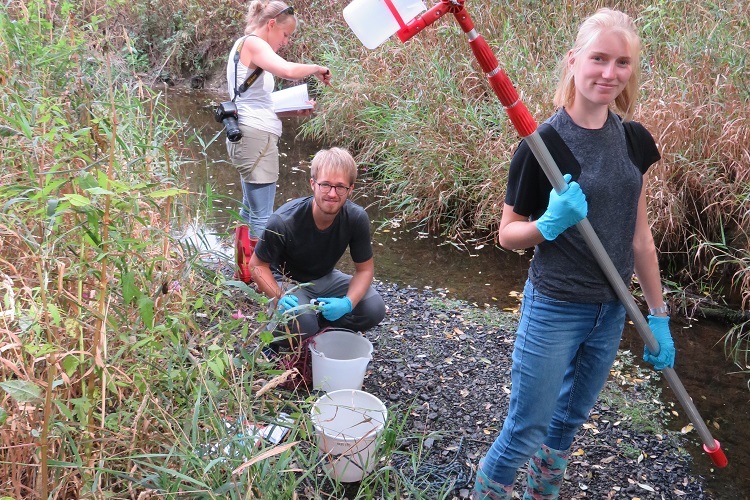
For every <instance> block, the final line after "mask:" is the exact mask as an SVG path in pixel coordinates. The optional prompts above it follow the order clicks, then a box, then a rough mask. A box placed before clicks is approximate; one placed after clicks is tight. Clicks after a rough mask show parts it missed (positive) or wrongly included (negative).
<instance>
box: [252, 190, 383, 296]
mask: <svg viewBox="0 0 750 500" xmlns="http://www.w3.org/2000/svg"><path fill="white" fill-rule="evenodd" d="M312 206H313V197H312V196H308V197H305V198H298V199H296V200H292V201H289V202H287V203H285V204H284V205H282V206H281V207H279V208H278V210H276V211H275V212H274V213H273V214H272V215H271V217H270V218H269V219H268V224H267V225H266V230H265V232H264V233H263V238H261V240H260V241H259V242H258V244H257V246H256V247H255V253H256V254H257V256H258V258H259V259H260V260H262V261H263V262H268V263H270V264H271V268H272V270H273V271H274V272H277V273H281V274H283V275H284V276H286V277H287V278H289V279H291V280H293V281H296V282H298V283H306V282H310V281H313V280H315V279H317V278H320V277H322V276H325V275H326V274H328V273H330V272H331V271H333V269H334V267H335V266H336V263H337V262H338V260H339V259H340V258H341V256H342V255H344V252H345V251H346V248H347V247H349V253H350V255H351V257H352V260H353V261H354V262H355V263H360V262H365V261H367V260H369V259H371V258H372V243H371V241H370V219H369V217H368V216H367V212H365V209H364V208H362V207H360V206H359V205H357V204H356V203H353V202H352V201H350V200H347V201H346V203H344V206H343V207H342V208H341V211H340V212H339V213H338V215H337V216H336V218H335V219H334V221H333V223H332V224H331V225H330V226H329V227H327V228H326V229H324V230H322V231H321V230H319V229H318V228H317V227H316V226H315V222H314V221H313V215H312Z"/></svg>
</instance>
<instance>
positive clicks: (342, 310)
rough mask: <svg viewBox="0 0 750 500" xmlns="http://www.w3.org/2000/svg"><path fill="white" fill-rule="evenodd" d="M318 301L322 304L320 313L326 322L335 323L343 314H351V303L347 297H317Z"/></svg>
mask: <svg viewBox="0 0 750 500" xmlns="http://www.w3.org/2000/svg"><path fill="white" fill-rule="evenodd" d="M318 301H319V302H321V303H322V304H323V306H322V307H321V308H320V311H321V312H322V313H323V317H324V318H325V319H327V320H328V321H336V320H337V319H339V318H340V317H341V316H343V315H344V314H349V313H350V312H352V301H351V300H349V297H343V298H337V297H318Z"/></svg>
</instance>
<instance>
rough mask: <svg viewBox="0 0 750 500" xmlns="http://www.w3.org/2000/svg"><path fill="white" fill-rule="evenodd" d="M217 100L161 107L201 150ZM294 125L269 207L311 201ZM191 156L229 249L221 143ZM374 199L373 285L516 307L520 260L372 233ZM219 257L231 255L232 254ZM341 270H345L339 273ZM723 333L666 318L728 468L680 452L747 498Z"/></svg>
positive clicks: (233, 189) (490, 250)
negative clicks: (182, 123)
mask: <svg viewBox="0 0 750 500" xmlns="http://www.w3.org/2000/svg"><path fill="white" fill-rule="evenodd" d="M221 99H223V96H216V95H212V94H209V93H205V92H199V91H192V92H183V93H174V92H171V91H170V94H169V95H168V99H167V102H168V105H169V107H170V109H171V110H172V113H173V114H174V115H175V116H176V117H177V118H179V119H180V120H182V121H185V122H186V123H187V124H188V127H190V128H189V130H188V134H189V135H191V134H195V133H197V134H199V135H200V136H201V137H202V138H203V139H204V141H209V140H210V139H211V138H212V137H213V136H215V135H216V134H217V132H219V130H220V125H219V124H217V123H215V122H214V121H213V115H212V111H211V109H210V107H209V104H210V103H211V102H212V101H216V100H221ZM295 125H296V123H295V121H294V120H286V121H285V123H284V127H285V128H284V130H285V134H284V136H283V137H282V139H281V141H280V145H279V149H280V152H281V153H282V158H281V177H280V179H279V184H278V190H277V194H276V206H277V207H278V206H279V205H280V204H281V203H283V202H284V201H286V200H289V199H292V198H296V197H299V196H305V195H307V194H309V193H310V187H309V169H308V168H307V166H308V165H309V160H310V158H311V157H312V155H313V154H314V153H315V152H316V151H317V150H318V149H319V147H320V145H319V144H313V143H309V142H305V141H298V140H295V139H294V134H295ZM332 145H335V144H332ZM326 146H327V145H323V147H326ZM191 154H192V155H194V157H195V158H197V160H196V161H195V162H194V163H191V164H189V165H187V167H186V169H185V171H184V173H185V175H186V176H187V178H188V183H189V187H190V189H191V190H193V191H196V192H206V190H207V186H209V185H210V186H211V190H212V192H213V193H214V194H216V195H222V198H221V199H218V200H215V201H214V204H213V210H212V211H211V212H210V213H207V214H204V220H203V221H202V222H201V228H202V230H204V231H205V232H206V238H205V241H208V242H214V244H217V245H218V244H224V245H227V244H229V243H230V240H231V238H230V237H229V236H228V235H227V234H226V227H227V224H228V223H229V222H230V215H229V214H230V211H238V209H239V208H238V207H239V203H240V202H241V200H242V190H241V187H240V185H239V177H238V175H237V173H236V172H235V170H234V168H233V167H232V166H231V165H230V164H228V163H227V162H226V148H225V146H224V137H223V135H222V136H220V137H219V139H217V140H216V141H215V142H214V143H213V144H211V145H210V146H209V147H208V148H207V150H206V157H205V158H203V157H202V156H201V154H200V152H199V151H198V150H195V151H192V152H191ZM379 196H380V195H379V194H377V193H375V192H374V191H373V190H372V189H371V188H369V187H368V185H367V184H366V183H361V182H358V183H357V185H356V190H355V193H354V201H355V202H357V203H359V204H360V205H363V206H366V207H368V212H369V213H370V216H371V219H372V220H373V221H374V226H375V232H374V235H373V242H374V254H375V257H374V258H375V275H376V278H377V279H380V280H382V281H385V282H390V283H398V284H400V285H402V286H412V287H416V288H423V287H432V288H440V289H442V290H444V291H445V293H446V294H447V296H448V297H449V298H456V299H462V300H466V301H469V302H472V303H475V304H477V305H480V306H483V305H486V304H488V305H493V306H496V307H500V308H503V309H509V310H510V309H515V308H517V306H518V299H517V293H518V292H520V291H521V290H522V289H523V283H524V281H525V279H526V274H527V270H528V264H529V256H528V255H521V254H518V253H515V252H507V251H503V250H500V249H498V248H496V247H494V246H486V247H484V248H474V249H470V250H469V251H466V250H459V249H458V248H456V247H454V246H453V245H451V244H450V243H449V242H446V241H444V240H443V239H441V238H437V237H434V236H430V235H428V234H425V233H420V232H416V231H410V230H408V229H407V228H405V227H401V226H397V225H385V226H382V227H381V226H380V225H379V224H378V221H381V220H384V219H386V218H387V217H386V216H387V215H388V214H386V213H383V212H381V211H380V210H379V209H378V207H377V202H378V198H379ZM227 251H228V252H231V249H228V250H227ZM343 260H345V259H343ZM342 267H343V268H344V269H346V266H345V265H344V266H342ZM727 330H728V326H726V325H722V324H719V323H714V322H710V321H696V320H693V321H691V322H687V321H685V320H681V319H680V318H674V320H673V322H672V332H673V336H674V339H675V344H676V347H677V364H676V367H675V368H676V370H677V373H678V375H679V376H680V379H681V380H682V382H683V384H684V385H685V388H686V389H687V392H688V394H690V395H691V397H692V398H693V400H694V402H695V405H696V407H697V408H698V411H699V412H700V414H701V416H702V417H703V418H704V419H705V420H706V421H707V424H708V427H709V429H710V431H711V433H712V434H713V436H714V437H715V438H716V439H718V440H719V441H720V442H721V443H722V449H723V450H724V452H725V453H726V456H727V458H728V459H729V466H728V467H726V468H724V469H715V468H713V467H712V464H711V462H710V460H709V458H708V457H707V455H705V454H704V453H703V451H702V449H701V441H700V438H699V437H698V436H697V434H696V433H695V431H692V432H691V433H690V437H691V438H692V439H691V445H692V446H690V447H688V451H689V452H690V453H691V454H692V455H693V457H694V464H695V465H694V467H695V469H694V470H695V472H696V473H697V474H700V475H701V476H703V477H704V478H705V479H706V485H707V487H708V489H709V490H710V491H709V493H710V495H711V498H716V499H750V452H749V451H748V447H746V446H744V444H743V443H744V442H745V441H747V440H750V425H748V424H750V418H749V417H750V390H748V385H747V378H748V377H747V375H746V374H742V373H738V372H737V368H736V367H735V366H734V365H733V363H731V362H730V361H728V360H726V358H725V356H724V350H723V340H722V338H723V335H724V334H725V333H726V331H727ZM622 347H623V348H624V349H630V350H631V351H632V352H634V353H640V352H642V350H643V342H642V341H641V340H640V338H639V337H638V335H637V333H636V332H635V331H634V329H633V328H628V327H626V332H625V335H624V338H623V342H622ZM662 384H663V390H662V399H663V400H664V401H665V402H666V403H667V404H670V405H674V408H673V409H674V413H675V417H674V418H673V420H672V422H671V423H670V425H671V428H673V429H675V430H680V429H681V428H683V427H684V426H686V425H687V424H688V423H689V422H688V419H687V417H686V416H685V415H684V412H683V411H682V408H681V406H680V405H679V403H678V402H677V401H676V399H675V398H674V397H673V394H672V392H671V390H670V389H669V388H668V386H667V385H666V383H664V382H662Z"/></svg>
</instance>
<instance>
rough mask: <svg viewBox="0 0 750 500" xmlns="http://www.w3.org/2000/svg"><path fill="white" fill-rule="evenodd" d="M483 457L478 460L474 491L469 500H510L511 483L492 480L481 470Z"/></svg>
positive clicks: (511, 492) (511, 493)
mask: <svg viewBox="0 0 750 500" xmlns="http://www.w3.org/2000/svg"><path fill="white" fill-rule="evenodd" d="M483 463H484V459H482V460H480V461H479V468H478V469H477V479H476V482H475V483H474V491H473V492H472V494H471V500H510V499H511V498H513V485H512V484H500V483H498V482H495V481H493V480H492V479H490V478H489V476H487V474H485V473H484V471H482V464H483Z"/></svg>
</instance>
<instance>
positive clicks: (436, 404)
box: [363, 284, 712, 499]
mask: <svg viewBox="0 0 750 500" xmlns="http://www.w3.org/2000/svg"><path fill="white" fill-rule="evenodd" d="M377 286H378V288H379V290H380V292H381V293H382V295H383V296H384V298H385V301H386V305H387V307H388V312H387V315H386V318H385V320H384V321H383V322H382V323H381V324H380V325H379V326H378V327H376V328H374V329H372V330H370V331H368V332H367V334H366V336H367V338H368V339H370V340H371V341H372V342H373V344H374V346H375V351H374V353H373V360H372V362H371V363H370V365H369V367H368V373H367V376H366V377H365V382H364V387H363V390H365V391H367V392H369V393H371V394H374V395H375V396H377V397H378V398H380V399H381V400H382V401H384V402H385V403H386V405H387V406H389V407H390V408H391V415H390V418H400V419H403V420H404V422H405V423H404V429H403V432H402V436H401V437H402V447H403V448H404V449H406V450H409V451H412V452H417V453H418V454H419V455H418V456H419V457H420V462H419V463H418V464H417V468H418V473H416V474H415V473H409V472H405V474H406V476H407V477H409V476H413V477H415V478H416V479H415V480H418V481H422V483H423V484H422V489H423V490H424V491H425V492H426V493H425V498H430V497H431V496H433V495H434V496H435V497H436V496H437V493H434V492H435V489H430V488H431V486H430V485H431V484H432V485H433V488H434V487H436V486H435V485H437V484H443V483H445V482H446V481H448V482H450V481H454V482H455V484H456V486H458V487H457V488H455V489H454V490H453V491H452V494H451V495H448V496H447V498H467V497H468V496H469V494H470V489H471V485H472V484H473V478H474V472H475V469H476V466H477V463H478V462H479V459H480V458H481V457H482V456H483V455H484V453H485V452H486V451H487V449H488V448H489V446H490V445H491V443H492V441H493V440H494V438H495V437H496V435H497V433H498V431H499V429H500V427H501V426H502V422H503V419H504V417H505V415H506V413H507V409H508V399H509V394H510V366H511V351H512V349H513V340H514V331H515V326H514V323H515V321H516V320H515V318H514V317H513V316H512V315H509V314H506V313H502V312H500V311H497V310H491V309H483V308H478V307H476V306H475V305H472V304H468V303H465V302H460V301H455V300H450V299H447V298H446V295H445V294H444V293H442V292H441V291H440V290H428V289H427V290H417V289H414V288H402V287H399V286H396V285H392V284H377ZM655 376H658V375H655V373H654V372H653V371H650V370H643V369H642V368H639V367H638V365H637V364H634V363H632V356H629V355H628V353H623V355H622V356H620V357H619V358H618V360H617V362H616V363H615V366H614V367H613V369H612V375H611V377H610V381H609V382H608V385H607V387H606V388H605V391H604V392H603V393H602V396H601V397H600V400H599V402H598V403H597V405H596V406H595V407H594V409H593V410H592V413H591V418H590V420H589V422H588V423H587V424H585V426H584V429H582V430H581V432H579V436H578V438H577V440H576V442H575V443H574V444H573V450H574V451H573V457H572V460H571V463H570V466H569V468H568V472H567V473H566V481H565V483H564V485H563V488H562V491H561V496H560V497H561V498H564V499H573V498H576V499H578V498H594V499H603V498H607V499H621V498H622V499H635V498H641V499H651V498H654V499H656V498H658V499H672V498H674V499H683V498H689V499H704V498H712V497H711V496H710V495H709V494H708V493H706V492H705V491H704V486H703V481H702V478H701V477H697V476H695V475H693V474H691V470H690V465H691V458H690V456H689V455H688V454H687V453H686V452H685V451H684V449H683V447H684V446H686V445H687V443H686V442H684V441H683V439H682V436H681V435H680V434H675V433H670V432H667V431H665V430H663V428H662V427H661V425H660V421H661V420H662V419H664V418H666V417H667V411H668V410H667V409H666V408H663V407H662V406H661V404H660V403H659V401H658V392H654V391H656V389H654V388H653V387H654V386H655V384H653V383H651V382H653V379H654V377H655ZM396 465H397V466H398V465H399V464H396ZM419 467H421V468H419ZM405 470H406V469H405ZM409 470H412V471H413V470H414V469H413V468H412V469H409ZM524 481H525V474H523V473H520V474H519V477H518V478H517V481H516V494H517V495H519V496H520V494H521V493H522V487H523V484H524ZM462 483H466V484H465V485H462Z"/></svg>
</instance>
